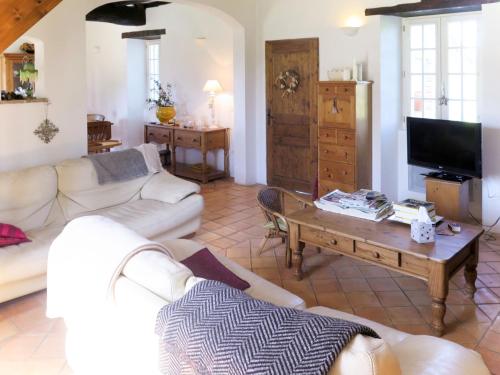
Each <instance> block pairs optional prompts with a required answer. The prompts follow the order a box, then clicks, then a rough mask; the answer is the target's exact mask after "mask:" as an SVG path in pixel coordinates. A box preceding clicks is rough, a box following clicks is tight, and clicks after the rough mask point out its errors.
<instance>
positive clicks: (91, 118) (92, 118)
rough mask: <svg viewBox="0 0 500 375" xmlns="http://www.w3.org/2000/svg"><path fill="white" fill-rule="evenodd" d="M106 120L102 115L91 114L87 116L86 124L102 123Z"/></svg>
mask: <svg viewBox="0 0 500 375" xmlns="http://www.w3.org/2000/svg"><path fill="white" fill-rule="evenodd" d="M104 120H106V117H105V116H104V115H99V114H96V113H91V114H88V115H87V122H91V121H104Z"/></svg>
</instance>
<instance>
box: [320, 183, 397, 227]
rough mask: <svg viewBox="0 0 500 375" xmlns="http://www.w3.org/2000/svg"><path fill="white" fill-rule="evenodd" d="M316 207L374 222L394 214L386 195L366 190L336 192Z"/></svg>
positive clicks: (322, 199) (325, 197)
mask: <svg viewBox="0 0 500 375" xmlns="http://www.w3.org/2000/svg"><path fill="white" fill-rule="evenodd" d="M315 205H316V207H318V208H320V209H322V210H325V211H330V212H333V213H337V214H342V215H348V216H354V217H357V218H360V219H367V220H372V221H382V220H383V219H385V218H386V217H388V216H390V215H392V213H393V208H392V204H391V203H390V202H389V201H388V200H387V197H386V196H385V195H384V194H382V193H379V192H377V191H373V190H366V189H361V190H358V191H357V192H355V193H352V194H350V193H345V192H343V191H341V190H335V191H332V192H331V193H328V194H327V195H325V196H323V197H321V198H320V199H319V200H317V201H316V202H315Z"/></svg>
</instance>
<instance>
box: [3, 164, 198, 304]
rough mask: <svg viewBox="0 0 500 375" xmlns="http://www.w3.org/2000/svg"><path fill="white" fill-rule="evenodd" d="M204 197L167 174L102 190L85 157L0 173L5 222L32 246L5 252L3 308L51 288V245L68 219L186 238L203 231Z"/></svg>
mask: <svg viewBox="0 0 500 375" xmlns="http://www.w3.org/2000/svg"><path fill="white" fill-rule="evenodd" d="M197 193H199V186H198V185H196V184H193V183H191V182H188V181H184V180H181V179H179V178H177V177H175V176H173V175H170V174H169V173H167V172H164V171H162V172H159V173H156V174H153V173H150V174H149V175H148V176H146V177H142V178H138V179H135V180H132V181H127V182H121V183H113V184H108V185H102V186H101V185H99V184H98V182H97V175H96V172H95V169H94V167H93V165H92V163H91V162H90V160H88V159H85V158H81V159H75V160H66V161H63V162H61V163H59V164H57V165H56V166H51V165H44V166H39V167H34V168H29V169H24V170H19V171H13V172H4V173H0V223H8V224H12V225H15V226H17V227H20V228H21V229H22V230H23V231H25V232H26V233H27V235H28V237H29V238H30V239H31V240H32V242H30V243H25V244H22V245H18V246H9V247H5V248H0V302H3V301H7V300H10V299H13V298H16V297H20V296H23V295H26V294H29V293H32V292H35V291H38V290H42V289H44V288H45V287H46V272H47V255H48V251H49V247H50V244H51V243H52V241H53V240H54V238H55V237H56V236H57V235H58V234H59V233H60V232H61V230H62V229H63V228H64V226H65V224H66V223H67V222H68V221H69V220H71V219H73V218H75V217H78V216H82V215H88V214H95V213H98V214H99V215H102V216H106V217H109V218H112V219H113V220H115V221H117V222H120V223H123V224H125V225H126V226H128V227H129V228H132V229H133V230H135V231H136V232H138V233H140V234H141V235H143V236H145V237H147V238H149V239H154V240H159V241H161V240H165V239H175V238H182V237H185V236H188V235H190V234H193V233H195V232H196V231H197V230H198V229H199V227H200V225H201V213H202V211H203V198H202V197H201V195H199V194H197Z"/></svg>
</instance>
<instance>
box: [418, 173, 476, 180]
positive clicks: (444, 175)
mask: <svg viewBox="0 0 500 375" xmlns="http://www.w3.org/2000/svg"><path fill="white" fill-rule="evenodd" d="M422 176H425V177H430V178H435V179H437V180H444V181H451V182H460V183H464V182H466V181H469V180H472V178H470V177H467V176H462V175H459V174H452V173H447V172H429V173H425V174H423V175H422Z"/></svg>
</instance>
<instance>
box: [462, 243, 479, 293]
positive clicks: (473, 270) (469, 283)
mask: <svg viewBox="0 0 500 375" xmlns="http://www.w3.org/2000/svg"><path fill="white" fill-rule="evenodd" d="M471 250H472V256H471V258H469V260H468V261H467V262H466V263H465V270H464V276H465V281H466V284H465V292H466V294H467V296H468V297H469V298H471V299H474V294H475V293H476V279H477V263H478V261H479V239H476V240H474V242H473V243H472V244H471Z"/></svg>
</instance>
